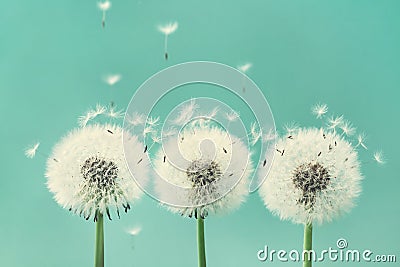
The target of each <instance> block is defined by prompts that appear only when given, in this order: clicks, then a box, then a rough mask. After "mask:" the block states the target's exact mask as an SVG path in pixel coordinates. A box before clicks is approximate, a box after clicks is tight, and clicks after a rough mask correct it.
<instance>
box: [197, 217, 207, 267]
mask: <svg viewBox="0 0 400 267" xmlns="http://www.w3.org/2000/svg"><path fill="white" fill-rule="evenodd" d="M197 249H198V256H199V267H206V248H205V241H204V219H202V218H198V219H197Z"/></svg>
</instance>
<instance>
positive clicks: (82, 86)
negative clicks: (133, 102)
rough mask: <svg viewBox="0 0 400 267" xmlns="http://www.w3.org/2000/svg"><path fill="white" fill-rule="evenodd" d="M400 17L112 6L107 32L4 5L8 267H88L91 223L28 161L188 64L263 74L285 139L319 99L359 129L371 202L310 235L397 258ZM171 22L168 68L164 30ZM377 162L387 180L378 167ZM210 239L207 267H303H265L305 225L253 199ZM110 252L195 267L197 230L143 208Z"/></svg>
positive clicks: (23, 1)
mask: <svg viewBox="0 0 400 267" xmlns="http://www.w3.org/2000/svg"><path fill="white" fill-rule="evenodd" d="M399 14H400V1H397V0H392V1H390V0H381V1H376V0H353V1H349V0H335V1H323V0H320V1H317V0H314V1H312V0H307V1H288V0H279V1H278V0H277V1H267V0H265V1H261V0H258V1H256V0H249V1H236V0H230V1H228V0H218V1H211V0H203V1H193V0H185V1H165V0H141V1H137V0H134V1H117V0H115V1H113V5H112V8H111V9H110V10H109V12H108V13H107V23H106V28H105V30H103V29H102V28H101V12H100V11H99V10H98V9H97V7H96V1H95V0H93V1H77V0H54V1H48V0H35V1H31V0H14V1H2V2H1V8H0V92H1V97H0V114H1V127H2V129H1V131H0V140H1V148H2V149H1V152H2V153H1V154H0V157H1V160H0V162H1V178H0V210H1V215H0V218H1V222H0V225H1V227H0V266H41V267H44V266H92V264H93V245H94V224H93V223H92V222H86V221H85V220H83V219H82V218H80V217H78V216H71V214H69V213H68V211H66V210H63V209H62V208H60V207H59V206H57V204H56V203H55V201H53V199H52V195H51V194H50V193H49V192H48V190H47V189H46V185H45V182H46V180H45V177H44V172H45V157H42V156H40V155H39V156H37V157H36V158H34V159H33V160H28V159H27V158H25V157H24V154H23V151H24V149H25V148H26V146H27V145H28V144H30V143H32V142H34V141H36V140H39V141H41V143H42V145H41V147H40V151H41V152H42V153H43V154H47V153H49V152H50V151H51V147H52V146H53V145H54V144H55V143H56V142H57V140H58V139H59V138H60V137H61V136H62V135H63V134H65V133H66V132H67V131H68V130H70V129H71V128H73V127H76V125H77V124H76V120H77V116H79V115H80V114H82V113H83V112H84V111H85V110H86V109H87V108H88V107H89V106H93V105H94V104H95V103H97V102H100V103H108V102H109V101H110V98H113V99H114V100H115V102H116V103H117V104H118V105H119V106H120V107H125V106H126V105H127V104H128V102H129V100H130V98H131V96H132V94H133V93H134V91H135V90H136V88H137V87H138V86H139V85H140V84H141V83H142V82H144V81H145V80H146V79H147V78H148V77H149V76H151V75H152V74H154V73H155V72H157V71H159V70H161V69H163V68H165V67H167V66H171V65H173V64H177V63H181V62H186V61H192V60H210V61H217V62H221V63H225V64H228V65H231V66H236V65H237V64H240V63H244V62H246V61H250V62H253V64H254V67H253V68H252V69H251V70H250V71H249V76H250V77H251V78H252V79H253V80H254V81H255V82H256V83H257V84H258V85H259V87H260V88H261V89H262V90H263V92H264V94H265V96H266V97H267V99H268V101H269V103H270V105H271V108H272V111H273V113H274V116H275V119H276V123H277V127H278V128H281V127H282V126H283V125H284V123H286V122H290V121H297V122H299V123H301V124H302V125H311V124H315V119H313V118H312V116H311V115H310V106H311V105H312V104H314V103H316V102H320V101H321V102H326V103H327V104H328V105H329V107H330V109H331V110H333V111H336V112H337V113H340V114H344V115H345V116H346V117H347V118H348V119H349V120H351V121H352V122H354V123H355V124H356V126H357V127H358V128H359V129H362V130H364V131H365V132H366V133H367V134H368V136H369V139H368V144H369V148H370V150H371V151H369V154H368V153H364V154H363V155H362V156H361V158H362V160H363V161H364V162H367V163H366V164H364V165H363V173H364V175H365V180H364V181H363V192H362V195H361V197H360V198H359V199H358V201H357V207H356V208H354V210H353V211H352V212H351V213H350V214H347V215H345V216H343V217H341V218H338V219H337V220H335V221H334V222H332V223H329V224H325V225H323V226H320V227H316V228H315V231H314V244H315V248H316V249H317V250H322V249H325V248H328V247H330V246H331V247H336V240H337V239H338V238H340V237H343V238H346V239H347V241H348V243H349V247H350V248H354V249H370V250H372V251H374V252H375V253H380V254H396V255H397V257H400V245H399V241H400V231H399V219H400V215H399V214H400V206H399V196H400V194H399V190H400V180H399V178H400V177H399V171H400V169H399V168H400V167H399V166H400V165H399V159H400V157H399V150H400V146H399V142H400V141H399V139H400V137H399V132H400V127H399V121H398V116H399V106H398V99H399V96H400V94H399V89H400V49H399V48H400V15H399ZM174 20H176V21H178V22H179V29H178V30H177V32H176V33H174V34H173V35H171V36H170V38H169V52H170V59H169V61H168V62H166V61H165V60H164V58H163V44H164V43H163V41H164V39H163V35H162V34H160V33H159V32H157V30H156V26H157V25H158V24H160V23H165V22H168V21H174ZM107 73H121V74H122V75H123V78H122V80H121V81H120V83H118V84H116V85H115V86H114V87H113V88H112V89H110V88H109V87H108V86H107V85H106V84H104V82H103V81H102V80H101V77H102V76H103V75H104V74H107ZM379 148H381V149H383V150H384V152H385V155H386V158H387V159H388V163H387V164H386V165H385V166H383V167H377V166H376V165H375V164H373V163H371V162H370V163H368V161H369V159H370V155H371V153H372V151H373V150H374V149H379ZM135 225H140V226H142V228H143V230H142V232H141V233H140V234H139V235H138V236H136V237H131V236H129V235H128V234H127V233H126V232H125V230H126V229H127V228H130V227H132V226H135ZM206 235H207V236H206V241H207V257H208V263H209V266H211V267H212V266H230V267H233V266H268V265H269V266H273V265H274V266H300V265H301V264H300V263H281V262H273V263H271V262H259V261H258V260H257V256H256V253H257V251H258V250H259V249H262V248H263V247H264V245H269V246H270V248H273V249H287V250H291V249H301V243H302V226H300V225H293V224H291V223H290V222H281V221H280V220H279V219H278V218H277V217H274V216H272V215H271V214H270V213H269V212H268V211H267V210H266V209H265V208H264V206H263V204H262V202H261V200H260V198H259V196H258V195H257V194H253V195H251V196H250V197H249V198H248V200H247V202H246V203H245V204H244V205H243V206H242V207H241V208H240V209H239V210H238V211H237V212H235V213H233V214H231V215H228V216H225V217H221V218H209V219H207V222H206ZM105 240H106V264H107V266H122V267H124V266H171V267H172V266H173V267H179V266H182V267H187V266H196V265H197V258H196V257H197V256H196V254H197V252H196V235H195V221H194V220H189V219H184V218H181V217H180V216H177V215H174V214H171V213H169V212H168V211H166V210H165V209H163V208H161V207H159V206H158V204H157V203H156V202H155V201H154V200H152V199H151V198H149V197H147V196H145V197H144V198H143V199H142V200H141V201H140V202H139V203H138V204H137V205H135V206H134V207H133V210H131V212H130V213H129V214H127V215H125V216H123V217H122V218H121V219H120V220H113V221H112V222H109V221H107V222H106V225H105ZM399 260H400V259H398V261H399ZM396 264H398V263H396ZM396 264H378V263H375V264H374V263H370V265H371V266H381V265H382V266H384V265H385V266H396ZM341 265H344V263H340V262H338V263H331V262H324V263H319V264H318V263H317V264H315V266H341ZM345 265H346V266H365V263H347V264H345Z"/></svg>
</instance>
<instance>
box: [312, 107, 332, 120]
mask: <svg viewBox="0 0 400 267" xmlns="http://www.w3.org/2000/svg"><path fill="white" fill-rule="evenodd" d="M311 111H312V113H313V114H314V115H315V116H317V118H318V119H319V118H321V117H322V116H323V115H325V114H326V113H327V112H328V106H327V105H326V104H316V105H315V106H313V107H312V108H311Z"/></svg>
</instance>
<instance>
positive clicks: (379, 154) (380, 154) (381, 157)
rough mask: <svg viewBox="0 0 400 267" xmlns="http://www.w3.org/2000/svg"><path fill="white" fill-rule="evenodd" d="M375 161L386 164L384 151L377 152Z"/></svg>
mask: <svg viewBox="0 0 400 267" xmlns="http://www.w3.org/2000/svg"><path fill="white" fill-rule="evenodd" d="M374 160H375V161H376V162H377V163H379V164H385V158H384V155H383V152H382V151H376V152H375V153H374Z"/></svg>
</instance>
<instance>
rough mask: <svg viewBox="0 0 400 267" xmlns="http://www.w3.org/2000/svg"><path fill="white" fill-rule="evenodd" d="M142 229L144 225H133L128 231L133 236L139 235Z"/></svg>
mask: <svg viewBox="0 0 400 267" xmlns="http://www.w3.org/2000/svg"><path fill="white" fill-rule="evenodd" d="M141 231H142V227H140V226H136V227H133V228H131V229H129V230H128V231H127V233H128V234H129V235H131V236H137V235H139V234H140V232H141Z"/></svg>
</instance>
